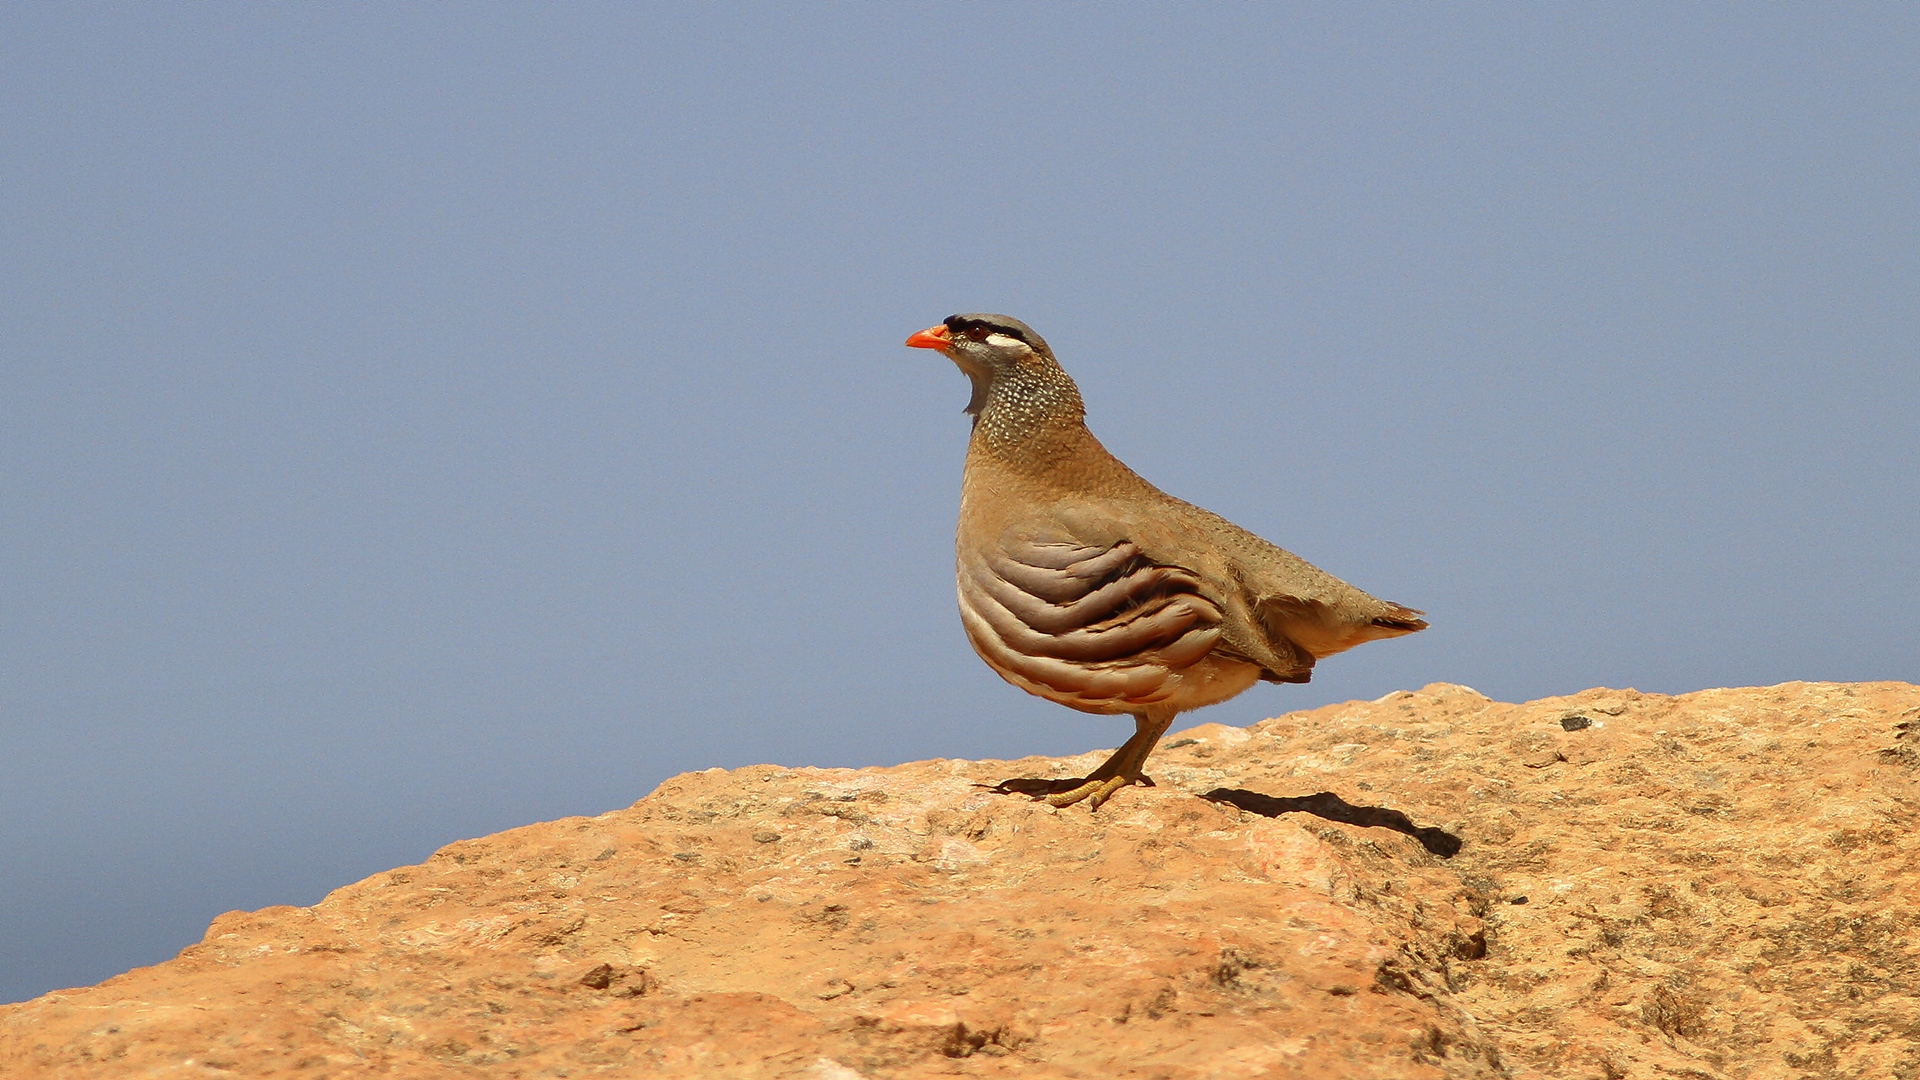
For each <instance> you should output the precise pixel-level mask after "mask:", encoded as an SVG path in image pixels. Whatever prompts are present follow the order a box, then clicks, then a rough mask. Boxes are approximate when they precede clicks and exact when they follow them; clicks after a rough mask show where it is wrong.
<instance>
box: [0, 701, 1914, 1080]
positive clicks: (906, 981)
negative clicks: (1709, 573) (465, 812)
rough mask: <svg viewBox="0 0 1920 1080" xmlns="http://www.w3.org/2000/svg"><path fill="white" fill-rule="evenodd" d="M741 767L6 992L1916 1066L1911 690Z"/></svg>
mask: <svg viewBox="0 0 1920 1080" xmlns="http://www.w3.org/2000/svg"><path fill="white" fill-rule="evenodd" d="M1099 757H1100V756H1099V755H1098V754H1092V753H1090V754H1087V755H1085V756H1084V757H1081V758H1076V759H1072V760H1069V761H1065V762H1057V761H1048V760H1040V759H1030V760H1027V761H1020V762H966V761H930V762H918V763H914V764H909V765H902V766H898V767H895V768H886V769H862V770H835V769H783V768H776V767H772V766H757V767H754V768H748V769H738V770H734V771H731V772H723V771H720V770H710V771H708V772H704V773H693V774H688V775H684V776H679V777H675V778H674V779H672V780H669V781H668V782H667V783H665V784H663V785H661V787H660V788H659V790H657V791H655V792H654V793H653V794H652V795H650V796H648V797H647V798H645V799H642V800H641V801H640V802H638V803H636V804H634V805H633V806H632V807H630V808H628V809H625V810H619V811H615V812H612V813H608V814H603V815H600V816H599V817H594V818H573V819H567V820H563V821H555V822H548V823H545V824H540V825H532V826H528V827H526V828H522V829H515V830H513V831H510V832H506V833H501V834H499V835H497V836H490V837H485V838H482V839H478V840H469V841H463V842H461V843H457V844H453V845H451V846H449V847H447V848H445V849H443V850H442V851H440V852H438V853H437V854H435V855H434V856H433V857H432V858H431V859H429V860H428V861H427V862H426V863H424V864H422V865H420V866H410V867H403V868H401V869H398V870H392V871H389V872H386V873H382V874H377V875H375V876H373V877H371V878H368V879H367V880H365V881H362V882H358V883H356V884H353V885H349V886H346V887H345V888H342V889H339V890H337V891H336V892H334V893H333V894H331V895H330V896H328V897H327V898H326V899H325V900H323V901H322V902H321V903H319V904H317V905H315V906H313V907H311V908H286V907H281V908H268V909H265V910H262V911H254V912H232V913H229V914H227V915H223V916H221V917H220V918H218V919H216V920H215V921H214V923H213V925H212V927H211V928H210V929H209V930H208V931H207V935H206V938H205V940H204V941H202V942H201V943H200V944H198V945H194V946H192V947H190V948H188V949H186V950H185V951H184V952H182V953H181V954H180V956H179V957H178V958H176V959H174V960H171V961H168V962H167V963H164V964H160V965H157V966H155V967H151V968H143V969H139V970H136V971H132V972H129V973H127V974H125V975H122V976H119V977H117V978H114V979H110V980H108V981H107V982H105V983H102V984H100V985H99V986H95V987H90V988H87V989H81V990H69V991H61V992H58V993H53V994H48V995H46V996H45V997H42V998H39V999H37V1000H34V1001H30V1002H25V1003H22V1004H18V1005H12V1006H4V1007H0V1074H4V1075H5V1076H7V1077H9V1078H23V1080H24V1078H34V1077H114V1078H120V1077H173V1076H179V1077H203V1076H246V1077H279V1076H285V1077H326V1076H356V1075H367V1074H384V1075H394V1076H406V1077H441V1076H447V1077H453V1076H473V1077H480V1076H487V1077H494V1076H500V1077H520V1076H525V1077H547V1076H554V1077H559V1076H570V1077H583V1076H666V1077H729V1078H733V1077H739V1078H756V1077H796V1078H799V1077H806V1078H814V1080H852V1078H855V1077H875V1078H879V1077H923V1076H946V1075H953V1076H1007V1077H1013V1076H1019V1077H1083V1076H1084V1077H1095V1076H1100V1077H1143V1078H1144V1077H1160V1078H1200V1077H1268V1076H1273V1077H1329V1078H1335V1077H1337V1078H1342V1080H1347V1078H1358V1077H1368V1078H1390V1077H1541V1078H1593V1080H1618V1078H1623V1077H1664V1076H1675V1077H1728V1078H1734V1077H1740V1078H1763V1077H1764V1078H1772V1077H1781V1078H1785V1077H1804V1076H1835V1077H1859V1078H1863V1080H1865V1078H1898V1080H1914V1078H1920V840H1917V839H1916V835H1915V827H1916V824H1917V823H1920V687H1914V686H1910V685H1906V684H1899V683H1872V684H1854V685H1832V684H1804V683H1789V684H1786V685H1782V686H1775V687H1763V688H1751V689H1740V690H1708V691H1703V692H1700V693H1695V694H1688V695H1685V696H1682V697H1662V696H1656V695H1645V694H1639V693H1635V692H1633V691H1630V690H1627V691H1613V690H1590V691H1587V692H1585V693H1581V694H1577V695H1574V696H1572V697H1565V698H1551V699H1547V700H1543V701H1535V702H1530V703H1527V704H1524V705H1510V704H1502V703H1499V702H1494V701H1490V700H1488V699H1486V698H1484V697H1482V696H1480V695H1479V694H1477V693H1475V692H1473V691H1472V690H1469V689H1466V688H1464V687H1459V686H1447V685H1435V686H1429V687H1427V688H1426V689H1424V690H1421V691H1419V692H1417V693H1396V694H1393V695H1390V696H1388V697H1386V698H1383V699H1381V700H1380V701H1377V702H1370V703H1369V702H1354V703H1349V704H1345V705H1336V706H1330V707H1327V708H1324V709H1318V710H1314V711H1311V712H1301V713H1294V714H1290V715H1287V716H1283V717H1280V718H1278V719H1274V720H1268V721H1265V722H1262V723H1259V724H1256V725H1254V726H1253V727H1250V728H1245V729H1241V728H1230V727H1223V726H1220V725H1217V724H1208V725H1204V726H1202V727H1198V728H1194V729H1191V730H1189V731H1186V732H1182V733H1176V734H1175V735H1174V736H1172V737H1171V738H1170V739H1169V740H1168V742H1167V743H1166V744H1165V746H1164V748H1163V749H1162V750H1161V751H1160V752H1159V753H1158V754H1157V755H1156V756H1155V757H1154V759H1153V761H1152V763H1151V771H1152V772H1153V774H1154V776H1155V777H1156V779H1157V780H1158V781H1159V786H1158V787H1156V788H1151V789H1143V788H1133V789H1128V790H1126V791H1123V792H1121V793H1120V794H1119V795H1118V796H1117V797H1116V798H1115V799H1114V801H1113V802H1112V803H1110V804H1109V805H1108V806H1106V807H1105V808H1103V809H1101V810H1100V811H1099V812H1098V813H1089V812H1088V811H1087V810H1086V809H1085V808H1084V807H1074V808H1069V809H1067V810H1065V811H1056V810H1053V809H1051V808H1049V807H1047V806H1045V805H1042V804H1039V803H1035V802H1032V801H1030V800H1028V799H1026V798H1023V797H1019V796H1009V795H999V794H994V793H993V792H991V791H990V790H988V788H987V787H986V786H985V785H991V784H992V783H994V782H995V781H998V780H1001V779H1003V778H1006V777H1009V776H1018V775H1036V774H1039V775H1067V774H1070V773H1072V772H1074V771H1076V770H1078V771H1082V772H1083V771H1084V770H1085V769H1087V768H1090V767H1091V766H1092V765H1094V764H1096V763H1097V762H1098V760H1099Z"/></svg>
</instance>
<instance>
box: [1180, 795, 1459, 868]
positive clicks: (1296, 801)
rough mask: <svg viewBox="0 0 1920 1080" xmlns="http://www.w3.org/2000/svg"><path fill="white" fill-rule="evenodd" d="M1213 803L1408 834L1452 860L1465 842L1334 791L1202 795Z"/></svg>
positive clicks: (1405, 816) (1440, 830) (1444, 831)
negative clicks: (1283, 795)
mask: <svg viewBox="0 0 1920 1080" xmlns="http://www.w3.org/2000/svg"><path fill="white" fill-rule="evenodd" d="M1200 797H1201V798H1203V799H1207V800H1210V801H1212V802H1221V803H1228V804H1230V805H1233V806H1237V807H1239V808H1240V809H1242V810H1245V811H1247V812H1248V813H1252V814H1259V815H1261V816H1263V817H1279V816H1280V815H1281V814H1295V813H1308V814H1312V815H1314V816H1315V817H1323V818H1326V819H1327V820H1328V821H1341V822H1345V823H1346V824H1348V825H1363V826H1369V827H1377V828H1382V829H1392V830H1393V831H1394V832H1402V833H1406V834H1407V835H1408V836H1411V837H1413V838H1414V839H1415V840H1418V841H1420V846H1421V847H1423V848H1426V849H1427V850H1428V851H1431V852H1433V853H1434V854H1435V855H1438V856H1440V857H1441V858H1443V859H1450V858H1452V857H1453V856H1455V855H1458V854H1459V853H1460V845H1461V844H1463V843H1465V841H1463V840H1461V839H1460V838H1459V837H1457V836H1455V835H1453V834H1452V833H1450V832H1448V831H1446V830H1445V829H1435V828H1432V827H1430V826H1429V827H1427V828H1421V827H1420V826H1418V825H1415V824H1414V823H1413V820H1412V819H1411V818H1409V817H1407V815H1405V814H1403V813H1401V812H1400V811H1398V810H1389V809H1387V808H1386V807H1384V806H1355V805H1353V804H1352V803H1350V802H1348V801H1347V800H1345V799H1343V798H1341V797H1340V796H1338V795H1335V794H1334V793H1333V792H1331V791H1322V792H1320V793H1319V794H1318V795H1296V796H1293V797H1291V798H1285V799H1280V798H1275V797H1274V796H1272V795H1262V794H1260V793H1259V792H1257V791H1248V790H1246V789H1245V788H1214V789H1213V790H1212V791H1209V792H1207V793H1206V794H1205V795H1202V796H1200Z"/></svg>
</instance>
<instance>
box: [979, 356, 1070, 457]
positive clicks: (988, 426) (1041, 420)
mask: <svg viewBox="0 0 1920 1080" xmlns="http://www.w3.org/2000/svg"><path fill="white" fill-rule="evenodd" d="M982 399H984V400H982ZM976 400H979V401H981V404H980V408H979V409H978V410H977V411H975V413H974V419H973V442H974V444H975V445H976V446H977V447H979V448H980V449H983V450H986V451H988V452H990V453H992V454H994V455H995V456H996V457H1002V458H1007V459H1009V460H1013V461H1018V460H1020V459H1022V458H1023V457H1028V456H1032V455H1042V456H1043V451H1044V450H1045V449H1046V448H1047V447H1049V446H1054V445H1057V444H1059V443H1061V442H1063V441H1072V440H1077V439H1084V438H1086V437H1087V427H1086V416H1087V407H1086V403H1085V402H1083V401H1082V400H1081V399H1080V388H1079V387H1077V386H1075V385H1074V384H1073V380H1072V379H1071V378H1069V377H1068V375H1067V373H1066V372H1064V371H1062V370H1060V369H1059V368H1058V367H1056V366H1052V365H1049V366H1048V367H1047V368H1045V369H1042V370H1032V369H1023V370H1020V371H1016V372H1002V373H999V374H997V375H996V376H995V377H994V378H993V381H992V383H991V384H990V385H988V386H987V387H986V392H985V394H984V395H979V394H977V395H976Z"/></svg>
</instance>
